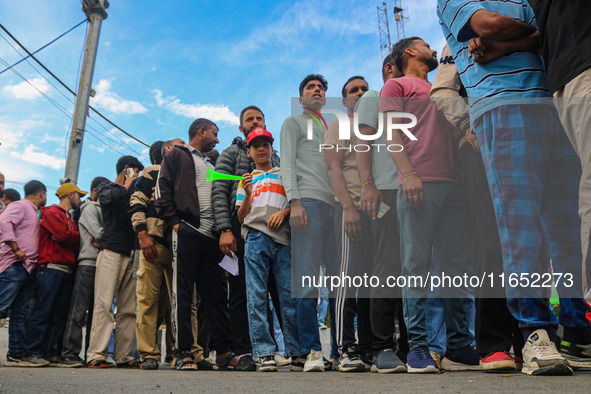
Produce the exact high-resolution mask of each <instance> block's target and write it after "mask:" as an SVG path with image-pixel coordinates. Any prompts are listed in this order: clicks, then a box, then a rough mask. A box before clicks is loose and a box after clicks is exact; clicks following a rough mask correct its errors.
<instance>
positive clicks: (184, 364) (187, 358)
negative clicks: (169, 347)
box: [175, 353, 197, 371]
mask: <svg viewBox="0 0 591 394" xmlns="http://www.w3.org/2000/svg"><path fill="white" fill-rule="evenodd" d="M175 368H176V369H178V370H180V371H197V364H195V359H194V358H193V353H183V354H182V355H181V356H180V357H179V358H178V359H177V360H176V365H175Z"/></svg>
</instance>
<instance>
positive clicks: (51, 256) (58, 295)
mask: <svg viewBox="0 0 591 394" xmlns="http://www.w3.org/2000/svg"><path fill="white" fill-rule="evenodd" d="M86 193H87V192H85V191H82V190H80V189H79V188H78V186H76V185H74V184H73V183H64V184H63V185H61V186H60V187H59V189H57V193H56V195H57V196H58V197H59V199H60V202H59V204H58V205H51V206H49V207H44V208H41V215H40V219H41V221H40V223H39V273H38V275H37V279H36V280H37V284H36V287H37V296H36V300H35V304H34V306H33V309H32V310H31V314H30V317H29V322H28V323H27V327H26V329H25V341H24V343H25V345H24V348H25V354H24V357H23V359H22V360H21V361H20V362H19V364H18V365H19V366H22V367H43V366H46V365H51V364H54V365H56V366H57V364H58V363H59V352H58V347H59V346H58V344H59V343H60V342H61V339H62V336H63V334H64V330H65V327H66V320H67V318H68V311H69V310H70V308H69V305H70V298H71V296H72V288H73V286H74V264H75V263H76V253H77V251H78V245H79V242H80V232H79V231H78V225H77V224H76V222H75V221H74V220H73V219H72V215H71V213H70V211H71V210H73V209H75V208H76V207H78V205H80V197H83V196H84V195H85V194H86Z"/></svg>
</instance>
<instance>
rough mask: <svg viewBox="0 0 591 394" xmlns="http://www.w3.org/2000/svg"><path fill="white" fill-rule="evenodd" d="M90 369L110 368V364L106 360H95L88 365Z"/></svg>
mask: <svg viewBox="0 0 591 394" xmlns="http://www.w3.org/2000/svg"><path fill="white" fill-rule="evenodd" d="M88 368H109V363H108V362H107V360H105V359H104V358H95V359H94V360H92V361H91V362H90V363H88Z"/></svg>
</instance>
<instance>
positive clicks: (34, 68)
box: [0, 34, 145, 156]
mask: <svg viewBox="0 0 591 394" xmlns="http://www.w3.org/2000/svg"><path fill="white" fill-rule="evenodd" d="M0 37H2V39H4V41H6V43H7V44H8V45H9V46H10V47H11V48H12V49H13V50H14V51H15V52H16V53H17V54H18V55H19V56H21V57H23V55H22V54H21V53H20V52H19V51H18V49H17V48H15V47H14V45H12V44H11V43H10V41H8V39H7V38H6V37H4V36H3V35H2V34H0ZM23 60H26V62H27V64H28V65H29V66H31V68H32V69H33V70H35V71H36V72H37V73H39V75H41V76H42V77H43V79H45V80H46V81H47V83H49V84H50V85H51V86H53V88H54V89H55V90H57V92H58V93H59V94H61V95H62V96H63V97H64V98H65V99H66V100H68V101H69V102H70V103H72V104H74V100H72V99H71V98H70V96H66V94H64V93H63V92H62V91H61V90H60V89H58V88H57V86H55V84H54V83H53V82H52V81H51V80H50V79H49V78H47V77H46V76H45V75H43V73H41V71H39V70H38V69H37V68H36V67H35V66H34V65H33V64H32V63H31V62H30V61H29V60H28V56H27V57H26V58H25V57H23ZM2 63H6V62H5V61H2ZM9 69H10V71H12V72H13V73H15V74H17V75H18V76H19V77H20V78H22V79H23V80H24V81H25V82H27V83H28V84H29V85H31V86H32V87H33V88H34V89H36V90H37V91H38V92H40V90H39V89H37V87H35V86H34V85H33V84H32V83H31V82H30V81H28V80H27V79H26V78H25V77H24V76H22V75H21V74H20V73H18V72H17V71H16V70H15V69H13V68H10V67H9V68H7V70H9ZM40 93H41V92H40ZM45 98H47V99H48V100H49V98H48V97H45ZM69 117H70V119H72V114H71V113H70V115H69ZM90 120H92V121H93V122H94V123H96V124H97V125H98V126H100V127H102V128H103V129H104V130H105V131H106V132H107V133H108V134H110V135H111V136H113V137H114V138H115V139H117V140H118V141H119V143H121V144H123V145H125V146H126V147H127V148H128V149H129V150H131V151H132V152H133V153H135V154H136V155H139V156H145V155H144V154H142V153H140V152H138V151H137V150H135V149H134V148H132V147H131V146H130V145H129V144H128V143H127V142H125V141H124V140H122V139H121V138H119V137H118V136H117V135H116V134H114V133H111V131H110V130H109V129H107V128H106V127H105V126H103V124H102V123H100V122H99V121H98V120H96V119H94V118H90ZM87 128H90V129H92V130H94V131H96V132H97V133H98V130H96V129H94V128H92V127H91V126H89V125H87ZM87 131H88V130H87ZM104 136H105V137H106V138H107V139H109V140H111V141H113V142H114V143H117V141H114V140H113V139H112V138H110V137H109V136H107V135H104ZM116 152H117V153H120V151H119V150H116Z"/></svg>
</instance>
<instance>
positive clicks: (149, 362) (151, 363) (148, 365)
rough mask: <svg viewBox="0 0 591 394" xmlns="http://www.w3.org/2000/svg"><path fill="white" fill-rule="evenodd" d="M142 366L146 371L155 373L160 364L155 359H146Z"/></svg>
mask: <svg viewBox="0 0 591 394" xmlns="http://www.w3.org/2000/svg"><path fill="white" fill-rule="evenodd" d="M140 366H141V368H142V369H144V370H148V371H154V370H156V369H158V367H159V363H158V360H156V359H155V358H146V359H144V361H142V364H141V365H140Z"/></svg>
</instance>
